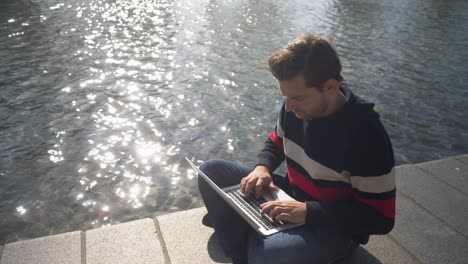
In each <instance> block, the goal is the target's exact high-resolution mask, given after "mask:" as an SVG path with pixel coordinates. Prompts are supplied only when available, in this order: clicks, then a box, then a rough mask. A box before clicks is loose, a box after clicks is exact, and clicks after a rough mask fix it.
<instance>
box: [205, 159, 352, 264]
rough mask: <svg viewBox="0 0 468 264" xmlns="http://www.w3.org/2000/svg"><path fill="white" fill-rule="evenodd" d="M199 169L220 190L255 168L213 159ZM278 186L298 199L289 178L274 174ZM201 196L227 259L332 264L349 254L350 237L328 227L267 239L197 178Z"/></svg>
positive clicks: (306, 228) (305, 228) (258, 263)
mask: <svg viewBox="0 0 468 264" xmlns="http://www.w3.org/2000/svg"><path fill="white" fill-rule="evenodd" d="M200 169H201V170H202V171H203V172H204V173H205V174H206V175H207V176H208V177H210V179H212V180H213V181H214V182H215V183H216V184H217V185H218V186H219V187H221V188H223V187H225V186H229V185H234V184H239V183H240V180H241V179H242V178H243V177H245V176H247V175H248V174H249V173H250V172H251V171H252V169H250V168H248V167H245V166H241V165H238V164H234V163H231V162H227V161H223V160H210V161H207V162H205V163H203V164H202V165H201V166H200ZM272 178H273V182H274V183H275V185H276V186H278V187H280V188H281V189H282V190H284V191H285V192H287V193H288V194H289V195H290V196H292V197H294V198H296V199H298V198H299V199H298V200H303V199H302V198H301V197H296V196H297V195H296V192H294V191H293V190H292V188H291V186H290V185H289V181H288V179H287V178H285V177H282V176H279V175H272ZM198 187H199V189H200V194H201V196H202V198H203V201H204V203H205V206H206V209H207V210H208V216H209V218H210V221H211V224H212V225H213V228H214V229H215V232H216V235H217V237H218V238H219V241H220V244H221V247H222V249H223V250H224V253H225V255H226V256H227V257H230V258H232V259H236V260H241V262H244V263H247V261H248V263H255V264H261V263H278V264H279V263H288V264H291V263H294V264H296V263H297V264H300V263H313V264H318V263H331V262H333V261H334V260H336V259H339V258H342V257H344V256H345V255H346V254H348V253H349V249H350V246H351V244H352V242H351V238H350V237H349V236H346V235H344V234H340V233H339V232H337V231H336V230H333V229H331V228H327V227H321V228H317V227H314V226H310V225H304V226H301V227H297V228H294V229H290V230H287V231H283V232H279V233H276V234H273V235H270V236H267V237H265V238H264V237H262V236H260V235H259V234H258V233H257V232H255V230H253V229H252V228H251V227H250V226H249V224H248V223H247V222H246V221H245V220H244V219H242V217H240V216H239V215H238V214H237V213H236V211H234V210H233V209H232V208H231V207H230V206H229V205H228V204H227V203H226V202H225V201H224V200H223V199H221V198H220V197H219V195H218V194H217V193H216V192H215V191H213V190H212V189H211V187H210V186H209V185H208V184H207V183H206V181H205V180H203V178H201V177H198Z"/></svg>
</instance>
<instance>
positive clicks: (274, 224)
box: [185, 157, 302, 237]
mask: <svg viewBox="0 0 468 264" xmlns="http://www.w3.org/2000/svg"><path fill="white" fill-rule="evenodd" d="M185 159H186V160H187V162H188V163H189V164H190V166H192V168H193V169H194V170H195V171H196V172H198V175H199V176H200V177H202V178H203V179H204V180H205V181H206V182H207V183H208V185H209V186H210V187H211V188H213V190H215V191H216V192H217V193H218V194H219V196H221V198H223V199H224V200H225V201H226V202H227V203H228V204H229V205H230V206H231V207H232V208H233V209H234V210H235V211H236V212H237V213H238V214H239V215H240V216H241V217H242V218H244V220H245V221H247V223H249V225H250V226H252V228H253V229H254V230H255V231H257V232H258V233H259V234H260V235H261V236H263V237H266V236H269V235H272V234H275V233H278V232H280V231H284V230H288V229H291V228H294V227H297V226H300V225H302V224H292V223H288V222H283V221H276V220H274V219H272V218H271V217H270V216H269V215H268V214H263V215H262V214H260V205H261V204H263V203H265V202H267V201H275V200H281V201H294V199H293V198H292V197H290V196H289V195H288V194H287V193H285V192H284V191H283V190H281V189H280V188H277V190H276V191H275V192H272V193H270V194H264V195H263V196H262V197H260V199H256V198H255V197H253V195H251V197H249V198H247V197H246V196H244V194H242V192H241V190H240V184H236V185H232V186H228V187H225V188H222V189H221V188H220V187H218V185H216V183H214V182H213V181H212V180H211V179H210V178H208V176H206V174H205V173H203V172H202V171H201V170H200V169H199V168H198V167H197V166H196V165H195V164H193V162H192V161H190V160H189V159H188V158H187V157H185Z"/></svg>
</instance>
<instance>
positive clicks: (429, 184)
mask: <svg viewBox="0 0 468 264" xmlns="http://www.w3.org/2000/svg"><path fill="white" fill-rule="evenodd" d="M448 162H449V161H448ZM396 177H397V190H398V191H399V192H401V193H403V194H405V195H406V196H408V197H410V198H411V199H412V200H414V201H415V202H416V203H418V204H419V205H421V206H423V207H424V208H426V209H427V210H428V211H430V212H431V213H432V214H434V215H435V216H437V217H439V218H440V219H442V221H443V222H446V223H447V224H449V225H450V226H451V227H452V228H454V229H455V230H457V231H458V232H460V233H461V234H463V235H464V236H465V237H468V221H467V219H468V210H467V208H468V207H467V204H468V196H467V195H465V194H464V193H461V192H460V191H459V190H457V189H454V188H453V187H452V186H451V185H449V184H446V183H445V182H443V181H441V180H439V179H437V178H436V177H434V176H433V175H432V174H429V173H428V172H426V171H424V170H422V169H421V168H420V167H418V166H412V165H403V166H399V167H398V168H397V169H396ZM397 217H398V216H397Z"/></svg>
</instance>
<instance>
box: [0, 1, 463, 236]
mask: <svg viewBox="0 0 468 264" xmlns="http://www.w3.org/2000/svg"><path fill="white" fill-rule="evenodd" d="M467 18H468V1H455V0H449V1H440V0H390V1H379V0H315V1H304V0H303V1H300V0H296V1H267V0H257V1H249V0H230V1H229V0H222V1H212V0H195V1H189V0H175V1H169V0H167V1H166V0H158V1H151V0H133V1H130V0H128V1H121V0H116V1H110V0H101V1H85V0H78V1H71V0H63V1H55V0H49V1H46V0H29V1H27V0H0V121H1V122H0V149H1V152H0V244H4V243H7V242H11V241H15V240H18V239H25V238H33V237H38V236H44V235H50V234H55V233H61V232H66V231H71V230H77V229H89V228H95V227H99V226H103V225H108V224H112V223H118V222H124V221H128V220H132V219H138V218H142V217H152V216H154V215H155V214H162V213H167V212H171V211H178V210H183V209H188V208H193V207H198V206H201V205H202V203H201V201H200V196H199V194H198V190H197V188H196V178H195V175H194V172H193V171H192V170H190V169H189V167H188V165H187V164H186V163H185V162H184V161H183V157H184V156H188V157H196V158H197V159H198V160H200V161H202V160H207V159H209V158H214V157H217V158H223V159H228V160H233V161H237V162H241V163H244V164H248V165H249V164H253V163H254V161H255V158H256V153H257V151H258V150H259V149H260V148H261V146H262V144H263V142H264V141H265V139H266V137H267V135H268V134H269V132H270V131H271V130H272V129H273V127H274V124H275V119H276V113H277V111H278V109H279V107H280V106H281V100H282V98H281V96H280V94H279V92H278V89H277V84H276V82H275V81H274V79H273V78H272V77H271V76H270V74H269V72H268V70H267V67H266V61H267V58H268V55H269V54H271V53H272V52H274V51H277V50H278V49H280V48H281V47H284V45H285V44H286V43H287V42H289V41H290V40H292V39H293V38H295V37H297V36H298V35H299V34H300V33H307V32H313V33H318V34H320V35H322V36H326V35H328V34H333V35H334V36H335V42H334V43H335V45H336V47H337V49H338V51H339V53H340V54H341V58H342V62H343V66H344V76H345V79H346V80H347V82H348V83H349V84H350V86H351V87H352V88H353V90H354V91H355V92H356V93H357V94H360V95H361V96H363V97H364V98H366V99H368V100H370V101H373V102H375V103H376V104H377V110H378V112H379V113H381V115H382V119H383V122H384V124H385V126H386V128H387V130H388V132H389V134H390V136H391V138H392V141H393V144H394V148H395V152H396V159H397V163H398V164H402V163H408V162H411V163H414V162H421V161H426V160H432V159H438V158H441V157H447V156H452V155H457V154H462V153H467V152H468V118H467V116H468V109H467V105H468V104H467V100H466V98H467V96H468V87H467V83H468V19H467Z"/></svg>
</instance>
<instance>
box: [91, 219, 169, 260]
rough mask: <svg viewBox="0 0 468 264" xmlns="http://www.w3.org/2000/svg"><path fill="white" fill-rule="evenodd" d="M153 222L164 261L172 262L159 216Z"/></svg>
mask: <svg viewBox="0 0 468 264" xmlns="http://www.w3.org/2000/svg"><path fill="white" fill-rule="evenodd" d="M153 223H154V227H155V228H156V235H157V236H158V240H159V244H160V245H161V250H162V253H163V256H164V262H165V263H166V264H171V258H170V257H169V252H168V251H167V247H166V242H165V241H164V237H163V234H162V232H161V227H160V226H159V222H158V219H157V217H154V218H153ZM84 264H86V263H84Z"/></svg>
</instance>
